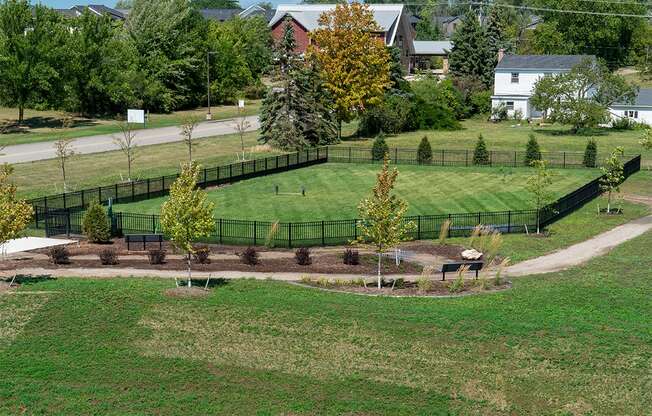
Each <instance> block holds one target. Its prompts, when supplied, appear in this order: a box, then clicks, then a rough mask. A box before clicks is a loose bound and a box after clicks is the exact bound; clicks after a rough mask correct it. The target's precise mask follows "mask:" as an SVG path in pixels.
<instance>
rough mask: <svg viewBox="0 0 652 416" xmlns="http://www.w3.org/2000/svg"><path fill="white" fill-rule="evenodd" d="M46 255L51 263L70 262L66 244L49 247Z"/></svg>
mask: <svg viewBox="0 0 652 416" xmlns="http://www.w3.org/2000/svg"><path fill="white" fill-rule="evenodd" d="M48 257H49V258H50V261H51V262H52V263H53V264H70V254H69V253H68V249H67V248H66V246H54V247H50V249H49V250H48Z"/></svg>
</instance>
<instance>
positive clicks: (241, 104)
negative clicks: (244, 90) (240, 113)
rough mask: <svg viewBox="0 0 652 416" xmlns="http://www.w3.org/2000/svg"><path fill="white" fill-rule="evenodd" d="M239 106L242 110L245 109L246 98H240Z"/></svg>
mask: <svg viewBox="0 0 652 416" xmlns="http://www.w3.org/2000/svg"><path fill="white" fill-rule="evenodd" d="M238 108H239V109H241V110H243V109H244V100H238Z"/></svg>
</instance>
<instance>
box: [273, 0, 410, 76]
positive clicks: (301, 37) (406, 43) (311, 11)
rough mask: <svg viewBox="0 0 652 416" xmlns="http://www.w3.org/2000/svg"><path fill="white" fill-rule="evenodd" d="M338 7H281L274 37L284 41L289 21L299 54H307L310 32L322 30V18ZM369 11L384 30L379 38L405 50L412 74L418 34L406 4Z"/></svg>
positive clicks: (372, 7) (404, 61)
mask: <svg viewBox="0 0 652 416" xmlns="http://www.w3.org/2000/svg"><path fill="white" fill-rule="evenodd" d="M335 7H336V5H335V4H280V5H279V6H278V7H277V8H276V13H275V14H274V17H272V20H270V22H269V26H270V28H271V30H272V36H273V37H274V39H275V40H277V41H278V40H279V39H281V38H282V37H283V28H284V22H285V18H286V17H289V18H290V22H291V24H292V26H293V27H294V37H295V39H296V43H297V47H296V51H297V52H299V53H303V52H305V51H306V49H307V48H308V45H309V44H310V32H311V31H313V30H315V29H317V28H318V27H319V16H321V14H322V13H324V12H327V11H331V10H333V9H335ZM369 9H370V10H371V12H372V13H373V15H374V19H375V20H376V23H377V24H378V26H379V27H380V29H381V32H380V33H379V34H378V35H379V36H382V38H383V39H384V40H385V45H387V46H396V47H397V48H399V49H400V50H401V63H402V64H403V67H404V68H405V69H406V70H408V71H409V70H410V62H411V59H410V57H411V56H412V55H413V54H414V44H413V40H414V32H413V30H412V27H411V26H410V18H409V15H408V11H407V9H405V7H404V6H403V5H402V4H369Z"/></svg>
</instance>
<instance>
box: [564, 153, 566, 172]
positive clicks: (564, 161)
mask: <svg viewBox="0 0 652 416" xmlns="http://www.w3.org/2000/svg"><path fill="white" fill-rule="evenodd" d="M564 169H566V152H564Z"/></svg>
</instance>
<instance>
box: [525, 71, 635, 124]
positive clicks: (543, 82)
mask: <svg viewBox="0 0 652 416" xmlns="http://www.w3.org/2000/svg"><path fill="white" fill-rule="evenodd" d="M636 92H637V89H636V87H635V86H633V85H630V84H628V83H627V81H626V80H625V78H623V77H622V76H621V75H618V74H615V73H612V72H611V71H609V69H608V68H607V67H606V66H605V65H604V64H601V63H597V62H595V61H594V60H593V59H585V60H583V61H582V62H581V63H579V64H578V65H576V66H575V67H574V68H572V69H571V70H570V71H569V72H567V73H560V74H555V75H546V76H544V77H542V78H540V79H539V80H538V81H537V82H536V83H535V86H534V92H533V95H532V105H533V106H534V107H535V108H538V109H540V110H541V111H543V113H544V117H545V118H547V119H549V120H550V121H552V122H559V123H563V124H570V125H571V126H572V127H573V128H572V130H573V132H577V131H578V130H579V129H581V128H587V127H595V126H597V125H598V124H599V123H601V122H604V121H605V120H606V119H607V116H608V111H607V110H608V108H609V107H610V106H611V105H612V104H613V103H615V102H629V103H631V102H632V101H633V100H634V98H635V97H636Z"/></svg>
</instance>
